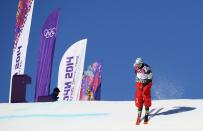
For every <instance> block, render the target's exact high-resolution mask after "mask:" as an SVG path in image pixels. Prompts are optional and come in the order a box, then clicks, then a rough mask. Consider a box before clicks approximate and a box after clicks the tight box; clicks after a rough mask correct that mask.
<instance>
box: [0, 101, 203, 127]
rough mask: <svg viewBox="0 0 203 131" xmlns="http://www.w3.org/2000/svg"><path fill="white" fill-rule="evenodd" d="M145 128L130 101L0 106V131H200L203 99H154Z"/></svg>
mask: <svg viewBox="0 0 203 131" xmlns="http://www.w3.org/2000/svg"><path fill="white" fill-rule="evenodd" d="M150 114H151V116H150V122H149V124H148V125H144V124H143V122H142V123H141V125H139V126H137V125H135V117H136V115H137V110H136V108H135V106H134V102H133V101H97V102H93V101H92V102H84V101H80V102H50V103H18V104H4V103H3V104H0V130H1V131H14V130H15V131H56V130H57V131H81V130H83V131H135V130H136V131H146V130H150V131H152V130H153V131H155V130H156V131H158V130H164V131H175V130H178V131H191V130H195V131H202V130H203V124H202V121H201V118H202V116H203V100H202V99H201V100H189V99H180V100H154V101H153V106H152V107H151V109H150Z"/></svg>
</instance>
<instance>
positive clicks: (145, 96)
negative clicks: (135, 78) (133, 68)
mask: <svg viewBox="0 0 203 131" xmlns="http://www.w3.org/2000/svg"><path fill="white" fill-rule="evenodd" d="M142 87H143V83H140V82H136V94H135V105H136V106H137V107H138V109H141V108H142V107H143V104H144V106H145V107H148V108H149V107H150V106H151V87H152V82H150V83H148V84H147V85H145V86H144V87H143V88H142Z"/></svg>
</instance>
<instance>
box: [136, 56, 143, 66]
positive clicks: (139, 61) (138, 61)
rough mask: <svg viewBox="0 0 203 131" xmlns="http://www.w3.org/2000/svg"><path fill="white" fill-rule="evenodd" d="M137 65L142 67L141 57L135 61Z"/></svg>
mask: <svg viewBox="0 0 203 131" xmlns="http://www.w3.org/2000/svg"><path fill="white" fill-rule="evenodd" d="M135 64H136V65H142V64H143V60H142V58H141V57H139V58H137V59H136V60H135Z"/></svg>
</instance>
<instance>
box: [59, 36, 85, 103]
mask: <svg viewBox="0 0 203 131" xmlns="http://www.w3.org/2000/svg"><path fill="white" fill-rule="evenodd" d="M86 45H87V39H83V40H80V41H78V42H76V43H75V44H73V45H72V46H71V47H70V48H68V50H67V51H66V52H65V54H64V55H63V57H62V59H61V62H60V66H59V73H58V88H59V89H60V93H59V101H78V100H79V97H80V89H81V82H82V74H83V68H84V62H85V52H86Z"/></svg>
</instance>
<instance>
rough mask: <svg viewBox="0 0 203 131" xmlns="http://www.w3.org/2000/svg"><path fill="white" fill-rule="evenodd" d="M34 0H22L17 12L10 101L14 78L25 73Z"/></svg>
mask: <svg viewBox="0 0 203 131" xmlns="http://www.w3.org/2000/svg"><path fill="white" fill-rule="evenodd" d="M33 6H34V0H29V1H27V0H20V1H19V4H18V10H17V14H16V27H15V38H14V47H13V56H12V65H11V79H10V92H9V103H10V102H11V91H12V78H13V75H15V74H24V69H25V60H26V53H27V46H28V40H29V34H30V26H31V21H32V12H33Z"/></svg>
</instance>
